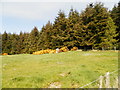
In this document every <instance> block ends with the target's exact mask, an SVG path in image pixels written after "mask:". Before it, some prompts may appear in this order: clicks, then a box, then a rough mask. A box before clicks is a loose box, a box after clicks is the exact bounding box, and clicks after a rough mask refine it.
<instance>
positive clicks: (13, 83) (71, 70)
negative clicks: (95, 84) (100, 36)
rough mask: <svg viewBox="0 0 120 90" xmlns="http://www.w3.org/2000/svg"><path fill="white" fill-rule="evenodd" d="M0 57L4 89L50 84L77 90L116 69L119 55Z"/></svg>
mask: <svg viewBox="0 0 120 90" xmlns="http://www.w3.org/2000/svg"><path fill="white" fill-rule="evenodd" d="M1 57H2V66H3V68H2V79H3V80H2V87H3V88H48V87H49V86H50V85H51V84H52V83H57V84H59V85H61V86H60V87H61V88H78V87H81V86H83V85H85V84H87V83H89V82H91V81H93V80H95V79H97V78H98V77H99V76H100V75H104V74H105V73H106V72H112V71H114V70H117V69H118V53H117V52H115V51H97V52H93V51H86V52H83V51H71V52H63V53H58V54H44V55H30V54H20V55H7V56H1ZM91 88H92V86H91Z"/></svg>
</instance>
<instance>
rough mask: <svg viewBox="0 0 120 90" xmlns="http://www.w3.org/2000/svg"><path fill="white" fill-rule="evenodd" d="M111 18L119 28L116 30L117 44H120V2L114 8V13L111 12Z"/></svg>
mask: <svg viewBox="0 0 120 90" xmlns="http://www.w3.org/2000/svg"><path fill="white" fill-rule="evenodd" d="M111 17H112V19H113V21H114V22H115V25H116V26H117V28H116V33H117V36H116V40H117V44H118V43H119V42H120V2H119V3H118V5H116V6H114V7H113V9H112V11H111Z"/></svg>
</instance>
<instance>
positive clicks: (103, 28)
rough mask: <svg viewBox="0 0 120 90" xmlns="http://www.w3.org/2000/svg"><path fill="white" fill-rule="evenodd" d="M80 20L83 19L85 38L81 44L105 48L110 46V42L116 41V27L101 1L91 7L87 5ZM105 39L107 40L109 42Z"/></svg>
mask: <svg viewBox="0 0 120 90" xmlns="http://www.w3.org/2000/svg"><path fill="white" fill-rule="evenodd" d="M81 20H82V21H83V24H84V28H83V29H84V32H85V38H84V40H83V41H82V42H83V45H92V46H93V47H98V48H102V47H103V48H106V47H111V43H112V44H113V43H115V42H116V40H115V39H114V37H115V36H116V35H115V28H116V27H115V25H114V22H113V21H112V19H111V17H110V14H109V12H108V11H107V9H106V8H105V7H104V6H103V4H102V3H96V4H95V5H94V6H92V7H91V6H88V7H87V8H86V10H85V11H84V12H83V13H82V14H81ZM110 35H111V36H110ZM109 38H110V39H109ZM106 41H109V43H108V42H106Z"/></svg>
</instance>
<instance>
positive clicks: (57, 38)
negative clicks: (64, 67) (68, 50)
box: [51, 11, 67, 49]
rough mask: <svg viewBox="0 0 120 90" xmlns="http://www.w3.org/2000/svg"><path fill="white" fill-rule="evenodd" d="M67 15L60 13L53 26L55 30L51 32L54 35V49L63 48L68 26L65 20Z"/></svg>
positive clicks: (52, 40)
mask: <svg viewBox="0 0 120 90" xmlns="http://www.w3.org/2000/svg"><path fill="white" fill-rule="evenodd" d="M65 17H66V16H65V14H64V12H62V11H59V13H58V17H56V19H55V21H54V24H53V30H52V31H51V33H52V35H51V37H52V39H51V42H52V46H53V48H54V49H55V48H60V47H63V46H64V45H63V42H64V40H65V38H66V34H65V30H66V26H67V23H66V22H67V19H66V18H65Z"/></svg>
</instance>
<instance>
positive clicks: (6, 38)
mask: <svg viewBox="0 0 120 90" xmlns="http://www.w3.org/2000/svg"><path fill="white" fill-rule="evenodd" d="M10 36H11V34H7V33H6V31H5V32H4V33H3V34H2V53H8V54H10V52H11V40H10Z"/></svg>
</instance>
